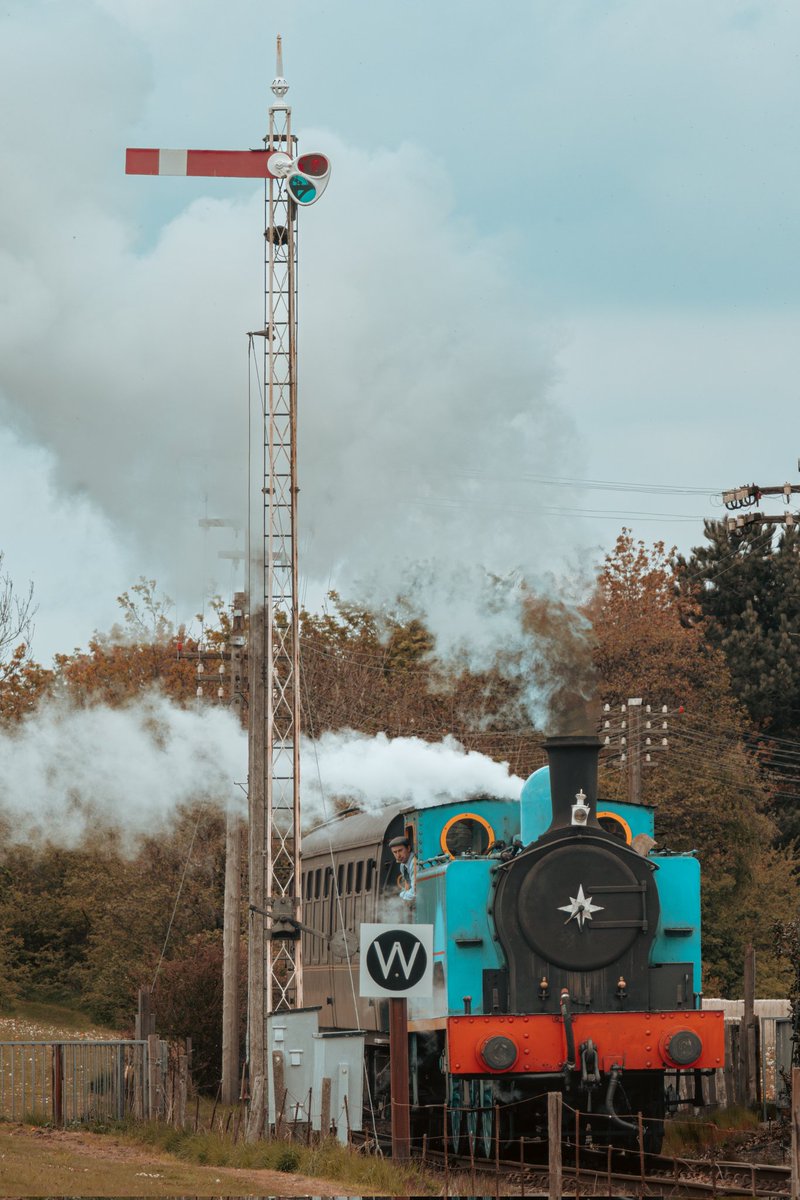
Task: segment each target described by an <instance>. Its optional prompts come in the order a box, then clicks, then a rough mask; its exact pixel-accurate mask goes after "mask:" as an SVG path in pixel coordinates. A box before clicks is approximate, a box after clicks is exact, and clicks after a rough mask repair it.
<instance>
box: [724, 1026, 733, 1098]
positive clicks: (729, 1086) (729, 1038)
mask: <svg viewBox="0 0 800 1200" xmlns="http://www.w3.org/2000/svg"><path fill="white" fill-rule="evenodd" d="M735 1078H736V1072H735V1070H734V1067H733V1025H732V1023H731V1022H730V1021H726V1022H725V1065H724V1066H723V1069H722V1082H723V1087H724V1089H725V1107H726V1108H733V1106H734V1104H735V1103H736V1091H735V1087H734V1080H735Z"/></svg>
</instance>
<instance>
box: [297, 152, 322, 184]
mask: <svg viewBox="0 0 800 1200" xmlns="http://www.w3.org/2000/svg"><path fill="white" fill-rule="evenodd" d="M297 169H298V171H302V172H303V174H304V175H315V176H316V177H317V178H319V176H320V175H327V174H328V171H329V170H330V163H329V162H328V160H327V158H326V157H325V155H324V154H301V156H300V158H298V160H297Z"/></svg>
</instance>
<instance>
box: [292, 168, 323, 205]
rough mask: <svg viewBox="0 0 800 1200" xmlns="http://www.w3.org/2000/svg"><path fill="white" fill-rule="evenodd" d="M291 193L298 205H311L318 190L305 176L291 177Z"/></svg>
mask: <svg viewBox="0 0 800 1200" xmlns="http://www.w3.org/2000/svg"><path fill="white" fill-rule="evenodd" d="M289 191H290V192H291V193H292V195H293V196H294V198H295V200H296V201H297V203H298V204H310V203H311V201H312V200H313V199H315V197H316V195H317V189H316V188H315V187H314V185H313V183H312V182H311V180H310V179H306V177H305V176H304V175H290V176H289Z"/></svg>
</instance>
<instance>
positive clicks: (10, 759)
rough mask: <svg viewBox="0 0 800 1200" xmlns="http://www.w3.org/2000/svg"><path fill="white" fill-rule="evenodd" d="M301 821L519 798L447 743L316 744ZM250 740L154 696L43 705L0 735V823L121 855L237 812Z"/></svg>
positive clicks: (18, 832)
mask: <svg viewBox="0 0 800 1200" xmlns="http://www.w3.org/2000/svg"><path fill="white" fill-rule="evenodd" d="M301 782H302V803H303V814H304V822H305V823H309V822H313V821H315V820H317V819H320V818H322V817H324V816H326V815H332V813H333V811H334V801H337V800H342V799H345V800H347V801H349V802H351V803H353V804H355V805H357V806H358V807H360V808H363V809H365V810H366V811H369V812H377V811H379V810H380V809H381V808H383V807H384V806H385V805H386V804H389V803H392V802H394V801H405V802H407V803H408V805H409V807H425V806H426V805H430V804H436V803H439V802H442V801H444V800H448V799H451V800H456V799H466V798H468V797H470V796H475V795H478V794H480V795H492V796H505V797H512V798H513V797H517V796H518V795H519V789H520V787H521V784H522V781H521V780H519V779H517V778H515V777H514V776H511V775H509V772H508V767H507V764H502V763H496V762H493V761H492V760H491V759H489V758H487V757H485V756H484V755H482V754H478V753H475V752H474V751H470V752H467V751H465V750H464V749H463V748H462V747H461V746H459V744H458V743H457V742H456V741H454V740H453V739H452V738H446V739H445V740H444V741H443V742H441V743H438V744H429V743H427V742H423V741H422V740H420V739H419V738H395V739H391V738H387V737H386V736H385V735H383V734H379V735H378V736H377V737H374V738H370V737H366V736H364V735H361V734H357V733H353V732H352V731H344V732H340V733H327V734H324V735H323V736H322V737H321V738H320V739H319V740H318V741H317V742H314V741H312V740H310V739H304V740H303V742H302V746H301ZM246 783H247V739H246V735H245V733H244V731H243V730H242V729H241V727H240V726H239V724H238V723H237V721H236V720H235V719H234V717H233V716H232V714H231V713H230V711H229V710H227V709H224V708H217V707H211V706H199V705H197V706H192V707H190V708H180V707H178V706H177V705H175V704H173V703H172V702H171V701H170V700H168V699H167V698H166V697H164V696H163V695H160V694H159V693H155V692H153V693H151V694H149V695H146V696H143V697H141V698H139V699H137V700H136V701H134V702H131V703H129V704H127V705H125V706H123V707H120V708H110V707H108V706H106V705H102V704H97V705H90V706H88V707H77V706H74V705H72V704H70V703H68V702H67V701H65V700H63V699H62V700H49V701H46V702H44V703H42V704H40V705H39V707H38V708H37V709H36V710H35V711H34V712H33V713H31V714H29V715H28V716H27V717H26V718H25V719H24V720H22V721H21V722H20V723H19V724H18V725H13V726H9V727H7V728H5V729H3V730H2V731H0V818H4V819H5V821H6V822H7V824H8V834H9V837H10V838H11V839H13V840H18V841H31V842H36V843H41V842H48V841H49V842H52V843H54V844H57V845H63V846H76V845H78V844H79V843H80V842H81V840H82V839H83V838H84V837H86V835H87V833H89V832H91V831H95V830H98V829H112V830H116V831H118V832H119V833H120V834H121V835H122V838H123V843H124V845H125V846H126V848H127V849H129V850H130V849H131V848H132V847H134V846H135V844H136V842H137V839H138V838H140V837H142V836H145V835H151V834H155V833H158V832H159V831H160V830H162V829H164V828H166V827H168V826H169V824H170V822H171V821H172V819H173V818H174V816H175V813H176V812H177V810H178V809H179V808H180V807H181V806H184V805H188V804H192V803H196V802H197V801H208V802H211V803H214V804H217V805H220V806H221V807H223V808H226V807H229V808H232V809H234V810H237V811H241V812H242V813H245V812H246V811H247V799H246Z"/></svg>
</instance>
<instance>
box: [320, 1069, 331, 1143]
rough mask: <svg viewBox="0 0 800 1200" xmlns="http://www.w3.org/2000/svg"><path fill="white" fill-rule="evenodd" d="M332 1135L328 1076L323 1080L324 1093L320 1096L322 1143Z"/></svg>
mask: <svg viewBox="0 0 800 1200" xmlns="http://www.w3.org/2000/svg"><path fill="white" fill-rule="evenodd" d="M330 1134H331V1081H330V1079H329V1078H328V1076H327V1075H326V1076H325V1078H324V1079H323V1080H322V1092H321V1094H320V1117H319V1136H320V1140H321V1141H323V1142H324V1141H325V1139H326V1138H327V1137H330Z"/></svg>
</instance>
